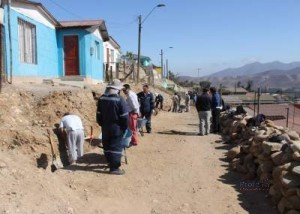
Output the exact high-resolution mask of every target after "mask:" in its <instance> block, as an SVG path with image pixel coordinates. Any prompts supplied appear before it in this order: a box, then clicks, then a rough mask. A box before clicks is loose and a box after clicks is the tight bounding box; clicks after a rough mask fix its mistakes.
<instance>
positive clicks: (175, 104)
mask: <svg viewBox="0 0 300 214" xmlns="http://www.w3.org/2000/svg"><path fill="white" fill-rule="evenodd" d="M172 102H173V110H172V112H178V106H179V97H178V95H177V92H175V93H174V95H173V97H172Z"/></svg>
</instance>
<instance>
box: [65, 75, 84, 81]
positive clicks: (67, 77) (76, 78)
mask: <svg viewBox="0 0 300 214" xmlns="http://www.w3.org/2000/svg"><path fill="white" fill-rule="evenodd" d="M84 79H85V78H84V77H83V76H64V77H61V78H60V80H61V81H79V82H84Z"/></svg>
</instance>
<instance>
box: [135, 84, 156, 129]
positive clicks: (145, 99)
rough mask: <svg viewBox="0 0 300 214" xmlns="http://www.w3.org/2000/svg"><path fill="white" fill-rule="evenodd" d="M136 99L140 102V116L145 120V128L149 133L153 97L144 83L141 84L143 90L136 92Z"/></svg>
mask: <svg viewBox="0 0 300 214" xmlns="http://www.w3.org/2000/svg"><path fill="white" fill-rule="evenodd" d="M137 96H138V99H139V102H140V112H141V116H142V117H145V118H146V120H147V123H146V129H147V133H151V129H152V128H151V116H152V111H153V110H154V97H153V94H152V93H151V92H150V91H149V86H148V85H147V84H145V85H144V86H143V91H142V92H140V93H138V95H137Z"/></svg>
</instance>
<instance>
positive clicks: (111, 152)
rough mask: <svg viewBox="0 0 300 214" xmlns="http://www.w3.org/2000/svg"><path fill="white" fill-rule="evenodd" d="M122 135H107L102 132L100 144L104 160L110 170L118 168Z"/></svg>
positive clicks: (121, 150) (122, 147)
mask: <svg viewBox="0 0 300 214" xmlns="http://www.w3.org/2000/svg"><path fill="white" fill-rule="evenodd" d="M122 138H123V136H122V135H121V136H107V135H105V133H102V144H103V149H104V154H105V157H106V160H107V162H108V164H109V168H110V171H114V170H117V169H119V167H120V166H121V158H122V152H123V149H124V146H123V145H122Z"/></svg>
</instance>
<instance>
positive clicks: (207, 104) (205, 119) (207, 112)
mask: <svg viewBox="0 0 300 214" xmlns="http://www.w3.org/2000/svg"><path fill="white" fill-rule="evenodd" d="M208 92H209V89H208V88H204V89H203V93H202V94H201V95H200V96H198V97H197V101H196V109H197V111H198V115H199V120H200V124H199V134H198V135H201V136H203V135H208V134H209V133H210V119H211V105H212V100H211V97H210V96H209V94H208Z"/></svg>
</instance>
